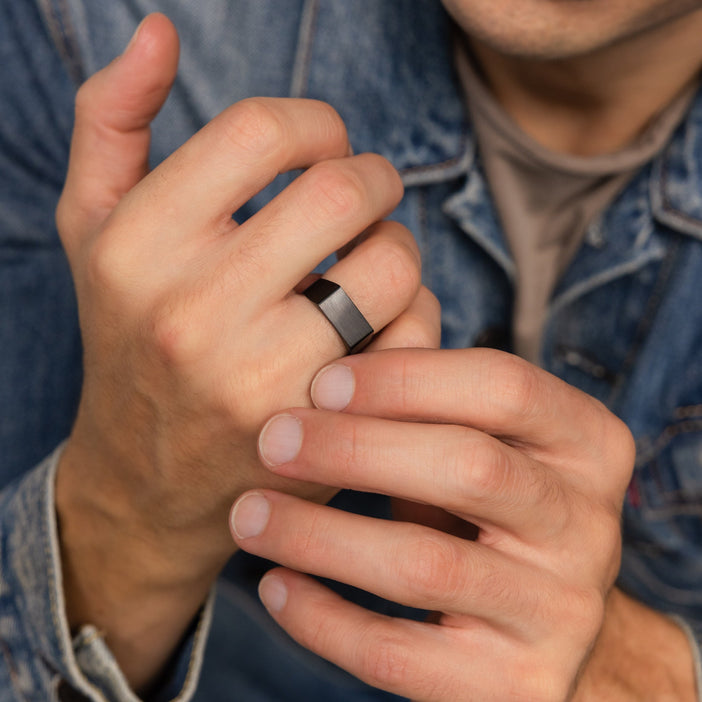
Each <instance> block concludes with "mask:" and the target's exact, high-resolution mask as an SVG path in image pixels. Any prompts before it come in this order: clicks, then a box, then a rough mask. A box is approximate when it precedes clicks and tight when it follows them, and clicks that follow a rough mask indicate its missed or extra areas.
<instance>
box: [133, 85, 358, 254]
mask: <svg viewBox="0 0 702 702" xmlns="http://www.w3.org/2000/svg"><path fill="white" fill-rule="evenodd" d="M348 154H349V142H348V137H347V133H346V127H345V125H344V123H343V121H342V120H341V117H340V116H339V115H338V113H337V112H336V110H334V109H333V108H332V107H331V106H330V105H328V104H326V103H323V102H320V101H318V100H308V99H297V98H247V99H246V100H242V101H241V102H238V103H236V104H234V105H232V106H231V107H229V108H227V109H226V110H224V112H222V113H221V114H219V115H218V116H217V117H215V118H214V119H213V120H212V121H211V122H210V123H208V124H207V125H206V126H205V127H203V128H202V129H201V130H200V131H199V132H198V133H197V134H195V135H194V136H193V137H191V138H190V139H189V140H188V141H187V142H186V143H185V144H183V145H182V146H181V147H180V148H179V149H178V150H177V151H175V152H174V153H173V154H171V155H170V156H169V157H168V158H167V159H166V160H165V161H164V162H163V163H161V164H160V165H159V166H158V167H157V168H155V169H154V171H153V172H152V173H151V174H150V175H148V176H147V177H146V178H144V180H142V181H141V183H139V185H138V186H137V187H136V188H134V189H133V190H132V191H131V193H130V194H129V196H128V197H129V200H130V204H129V207H128V208H127V210H126V211H124V215H125V216H126V218H127V219H131V217H133V210H132V208H133V207H137V208H140V210H141V211H142V212H144V211H146V212H149V211H152V214H153V216H154V217H155V221H154V222H153V225H154V226H153V227H150V231H151V232H158V231H161V232H162V236H164V237H166V238H167V240H168V243H169V245H172V244H173V238H174V233H175V232H178V235H179V236H181V237H183V238H192V237H198V236H202V233H203V232H207V233H211V232H213V231H222V230H223V229H224V228H226V227H223V224H224V223H227V222H231V216H232V214H233V213H234V212H236V211H237V210H238V209H239V208H240V207H241V206H242V205H244V204H245V203H246V202H247V201H248V200H250V199H251V198H252V197H253V196H254V195H255V194H257V193H258V192H260V191H261V190H262V189H263V188H264V187H265V186H266V185H268V184H269V183H271V182H272V181H273V180H274V179H275V177H276V176H277V175H278V174H279V173H284V172H286V171H290V170H294V169H297V168H305V167H308V166H310V165H312V164H315V163H317V162H319V161H325V160H328V159H334V158H342V157H344V156H347V155H348ZM154 202H158V203H159V207H158V208H157V209H158V212H153V209H154V208H153V203H154ZM194 203H196V205H197V206H193V205H194ZM142 206H143V207H142Z"/></svg>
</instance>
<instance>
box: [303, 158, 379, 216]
mask: <svg viewBox="0 0 702 702" xmlns="http://www.w3.org/2000/svg"><path fill="white" fill-rule="evenodd" d="M306 175H307V178H306V179H307V181H308V186H309V192H310V193H311V198H312V199H313V201H314V204H315V207H316V208H317V209H318V210H319V211H321V212H322V213H323V214H324V215H325V216H326V217H328V218H330V219H341V220H345V219H350V218H351V217H352V216H353V215H354V214H356V213H357V212H358V211H359V210H361V209H364V208H365V207H366V201H367V199H368V192H367V188H366V185H365V183H364V181H363V179H362V178H361V177H360V175H359V174H358V173H356V172H355V171H354V170H352V169H351V168H348V167H346V165H345V163H344V162H343V161H322V162H320V163H316V164H315V165H314V166H312V167H311V168H310V169H309V171H308V172H307V174H306Z"/></svg>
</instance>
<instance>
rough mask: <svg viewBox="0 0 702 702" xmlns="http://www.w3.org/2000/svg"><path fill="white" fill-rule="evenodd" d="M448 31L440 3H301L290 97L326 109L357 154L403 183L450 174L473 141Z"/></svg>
mask: <svg viewBox="0 0 702 702" xmlns="http://www.w3.org/2000/svg"><path fill="white" fill-rule="evenodd" d="M359 18H362V22H359ZM452 32H453V26H452V23H451V20H450V19H449V17H448V15H447V14H446V12H445V10H444V9H443V7H442V5H441V3H440V2H437V1H436V0H414V1H413V2H404V0H383V2H378V1H377V0H354V2H353V3H342V2H335V1H334V0H307V1H306V3H305V7H304V10H303V15H302V22H301V28H300V38H299V44H298V52H297V57H296V61H295V66H294V69H293V79H292V87H291V94H292V95H293V96H295V97H308V98H318V99H321V100H325V101H327V102H329V103H331V104H332V105H333V106H334V107H335V108H336V109H337V110H338V111H339V113H340V114H341V116H342V118H343V119H344V121H345V122H346V126H347V128H348V131H349V135H350V137H351V142H352V145H353V148H354V150H355V151H356V152H361V151H374V152H376V153H380V154H382V155H384V156H385V157H386V158H388V159H389V160H390V161H391V162H392V163H393V164H394V166H395V167H396V168H397V169H398V170H399V171H400V173H401V174H402V176H403V179H404V181H405V184H406V185H420V184H425V183H430V182H436V181H443V180H448V179H450V178H454V177H456V176H457V175H459V174H461V173H465V171H466V170H467V169H468V167H469V165H470V161H471V155H472V152H473V145H472V143H471V142H472V139H471V138H470V136H469V134H468V130H467V120H466V114H465V106H464V104H463V100H462V98H461V91H460V87H459V83H458V78H457V76H456V72H455V68H454V61H453V41H452ZM340 76H342V79H341V80H340V78H339V77H340Z"/></svg>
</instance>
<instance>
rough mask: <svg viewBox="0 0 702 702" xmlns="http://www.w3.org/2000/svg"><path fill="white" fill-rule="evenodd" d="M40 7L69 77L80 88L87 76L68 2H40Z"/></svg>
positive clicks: (62, 0) (42, 0)
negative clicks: (70, 17) (70, 18)
mask: <svg viewBox="0 0 702 702" xmlns="http://www.w3.org/2000/svg"><path fill="white" fill-rule="evenodd" d="M40 5H41V7H42V9H43V10H44V16H45V18H46V23H47V25H48V27H49V33H50V34H51V37H52V39H53V41H54V46H55V47H56V50H57V51H58V53H59V56H60V57H61V59H62V60H63V62H64V63H65V64H66V69H67V71H68V75H69V76H70V77H71V80H72V81H73V82H74V83H75V84H76V86H78V85H80V84H81V83H83V81H84V80H85V78H86V75H85V68H84V66H83V64H82V62H81V59H80V49H79V45H78V41H77V39H76V33H75V31H74V29H73V27H72V25H71V23H70V20H69V12H68V8H67V6H66V0H40Z"/></svg>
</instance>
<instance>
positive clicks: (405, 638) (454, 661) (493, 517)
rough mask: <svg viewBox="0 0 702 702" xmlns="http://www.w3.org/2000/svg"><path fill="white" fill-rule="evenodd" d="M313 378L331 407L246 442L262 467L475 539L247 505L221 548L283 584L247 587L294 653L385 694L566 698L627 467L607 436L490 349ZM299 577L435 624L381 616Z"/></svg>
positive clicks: (607, 562)
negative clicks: (254, 445) (404, 503)
mask: <svg viewBox="0 0 702 702" xmlns="http://www.w3.org/2000/svg"><path fill="white" fill-rule="evenodd" d="M340 367H341V368H340ZM330 368H331V369H332V370H329V369H325V370H323V371H322V372H321V373H320V375H319V376H318V378H317V380H316V381H315V383H314V385H313V388H312V395H313V399H314V400H315V403H316V404H317V406H318V407H327V408H328V409H332V410H344V411H343V412H338V411H337V412H332V411H319V410H309V409H294V410H290V411H288V412H286V413H285V414H283V415H276V417H274V418H273V419H272V420H271V421H270V422H269V423H268V424H267V425H266V427H265V428H264V430H263V432H262V434H261V437H260V441H259V450H260V455H261V458H262V460H263V462H264V463H265V464H267V465H268V467H269V469H270V470H272V471H274V472H275V473H277V474H278V475H281V476H286V477H289V478H296V479H300V480H307V481H313V482H317V483H321V484H327V485H334V486H337V487H343V488H353V489H358V490H366V491H371V492H379V493H383V494H387V495H391V496H394V497H399V498H403V499H405V500H410V501H412V502H416V503H420V504H423V505H433V506H436V507H439V508H441V509H443V510H445V511H447V512H448V513H450V514H451V515H453V516H454V517H458V518H460V520H464V521H465V522H466V523H472V524H475V525H476V526H477V527H478V531H477V538H476V539H475V540H474V541H472V540H468V539H465V538H460V537H459V536H456V535H454V534H449V533H445V532H444V531H441V530H437V529H434V528H431V527H428V526H423V525H418V524H412V523H401V522H388V521H383V520H377V519H371V518H367V517H362V516H358V515H353V514H348V513H345V512H340V511H337V510H334V509H332V508H329V507H326V506H320V505H316V504H311V503H308V502H305V501H304V500H301V499H299V498H296V497H292V496H288V495H284V494H281V493H278V492H275V491H271V490H257V491H252V492H248V493H246V494H244V495H243V496H242V497H241V498H240V499H239V500H238V501H237V502H236V503H235V506H234V508H233V511H232V533H233V536H234V539H235V541H236V543H237V544H238V545H239V546H240V547H241V548H242V549H245V550H247V551H249V552H252V553H255V554H257V555H260V556H263V557H265V558H269V559H271V560H274V561H276V562H278V563H281V564H283V565H284V566H287V567H288V568H292V569H294V571H298V572H294V571H291V570H286V569H277V570H274V571H273V572H272V573H270V574H268V575H267V576H266V577H265V578H264V579H263V581H262V583H261V588H260V592H261V597H262V599H263V601H264V604H266V606H267V607H268V609H269V611H270V612H271V614H272V615H273V616H274V617H275V619H276V620H277V621H278V623H279V624H280V625H281V626H283V628H285V629H286V631H287V632H288V633H289V634H291V635H292V636H293V637H294V638H295V639H297V640H298V641H299V642H300V643H302V644H303V645H304V646H306V647H308V648H310V649H311V650H312V651H314V652H316V653H318V654H320V655H321V656H323V657H325V658H327V659H329V660H331V661H332V662H334V663H336V664H337V665H339V666H341V667H342V668H345V669H346V670H348V671H350V672H351V673H352V674H354V675H356V676H357V677H359V678H361V679H363V680H365V681H367V682H369V683H370V684H372V685H375V686H377V687H381V688H384V689H386V690H389V691H392V692H394V693H396V694H399V695H403V696H408V697H412V698H414V699H421V700H437V701H438V700H442V701H443V700H446V701H449V700H450V701H451V702H455V701H456V700H464V699H466V700H467V699H470V700H481V701H487V700H500V701H501V702H502V701H505V700H530V701H535V700H539V701H540V700H543V701H546V700H559V701H562V700H565V699H568V698H569V697H570V696H571V695H572V693H573V691H574V689H575V685H576V680H577V677H578V674H579V672H580V671H581V668H583V666H584V663H585V661H586V660H587V658H588V655H589V653H590V652H591V650H592V648H593V644H594V642H595V639H596V637H597V636H598V633H599V632H600V629H601V626H602V621H603V617H604V611H605V602H606V598H607V595H608V593H609V592H610V590H611V588H612V585H613V582H614V579H615V577H616V574H617V572H618V567H619V556H620V512H621V505H622V501H623V496H624V491H625V489H626V486H627V484H628V482H629V479H630V475H631V469H632V465H633V457H634V449H633V442H632V439H631V436H630V434H629V432H628V430H627V429H626V427H625V426H624V424H623V423H622V422H621V421H619V420H618V419H617V418H616V417H614V416H613V415H612V414H610V413H609V412H608V411H607V410H606V409H605V408H604V407H603V406H602V405H601V404H600V403H598V402H597V401H596V400H594V399H592V398H591V397H588V396H587V395H584V394H583V393H581V392H580V391H578V390H576V389H574V388H572V387H570V386H568V385H567V384H565V383H564V382H562V381H560V380H558V379H557V378H555V377H553V376H551V375H549V374H548V373H545V372H543V371H541V370H539V369H537V368H535V367H533V366H531V365H529V364H527V363H525V362H523V361H521V360H519V359H517V358H516V357H513V356H509V355H507V354H503V353H500V352H495V351H490V350H484V349H472V350H460V351H429V350H391V351H384V352H380V353H375V354H366V355H361V356H357V357H349V358H345V359H343V360H341V361H339V362H338V363H336V364H335V365H334V366H331V367H330ZM272 456H275V458H276V462H277V465H272V463H271V461H270V460H267V457H268V458H270V457H272ZM301 573H311V574H314V575H318V576H322V577H328V578H332V579H334V580H338V581H341V582H345V583H348V584H350V585H354V586H356V587H359V588H363V589H365V590H368V591H371V592H374V593H376V594H378V595H380V596H382V597H385V598H387V599H390V600H393V601H396V602H400V603H403V604H406V605H409V606H414V607H418V608H421V609H426V610H432V611H436V612H438V613H439V614H438V616H437V617H436V619H435V620H434V619H432V622H431V623H429V622H426V623H417V622H409V621H405V620H398V619H389V618H387V617H383V616H380V615H377V614H375V613H372V612H368V611H366V610H364V609H362V608H360V607H358V606H356V605H354V604H351V603H349V602H346V601H344V600H342V599H341V598H340V597H338V596H337V595H335V594H333V593H331V592H330V591H329V590H328V589H326V588H324V587H323V586H322V585H320V584H319V583H318V582H316V581H315V580H313V579H311V578H309V577H307V576H305V575H302V574H301Z"/></svg>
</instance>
